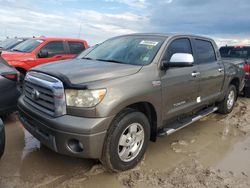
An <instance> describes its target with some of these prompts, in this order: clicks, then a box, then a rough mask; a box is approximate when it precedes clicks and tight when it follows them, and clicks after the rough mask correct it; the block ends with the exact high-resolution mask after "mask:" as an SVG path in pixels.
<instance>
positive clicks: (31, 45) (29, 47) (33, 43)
mask: <svg viewBox="0 0 250 188" xmlns="http://www.w3.org/2000/svg"><path fill="white" fill-rule="evenodd" d="M43 42H44V41H43V40H40V39H29V40H26V41H24V42H22V43H20V44H18V45H17V46H16V47H14V48H13V49H12V51H16V52H32V51H33V50H34V49H35V48H37V47H38V46H40V44H42V43H43Z"/></svg>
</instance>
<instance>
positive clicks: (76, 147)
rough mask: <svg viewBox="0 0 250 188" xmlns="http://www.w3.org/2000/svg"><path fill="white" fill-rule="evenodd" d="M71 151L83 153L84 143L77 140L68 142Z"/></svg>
mask: <svg viewBox="0 0 250 188" xmlns="http://www.w3.org/2000/svg"><path fill="white" fill-rule="evenodd" d="M68 147H69V149H70V150H71V151H72V152H74V153H80V152H82V151H83V145H82V143H81V142H80V141H79V140H77V139H71V140H69V141H68Z"/></svg>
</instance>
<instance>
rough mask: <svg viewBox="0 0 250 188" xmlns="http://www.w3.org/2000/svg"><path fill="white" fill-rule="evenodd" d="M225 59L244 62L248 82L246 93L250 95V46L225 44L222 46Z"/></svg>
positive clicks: (222, 54) (221, 50) (221, 51)
mask: <svg viewBox="0 0 250 188" xmlns="http://www.w3.org/2000/svg"><path fill="white" fill-rule="evenodd" d="M220 53H221V56H222V58H223V59H225V60H229V61H231V62H232V61H234V62H238V63H243V64H244V70H245V72H246V84H245V88H244V94H245V96H246V97H250V46H223V47H221V48H220Z"/></svg>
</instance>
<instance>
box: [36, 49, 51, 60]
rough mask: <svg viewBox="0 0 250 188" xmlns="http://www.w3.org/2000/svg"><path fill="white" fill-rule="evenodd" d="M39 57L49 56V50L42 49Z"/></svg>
mask: <svg viewBox="0 0 250 188" xmlns="http://www.w3.org/2000/svg"><path fill="white" fill-rule="evenodd" d="M38 57H39V58H46V57H49V52H48V50H45V49H42V50H41V51H40V52H39V53H38Z"/></svg>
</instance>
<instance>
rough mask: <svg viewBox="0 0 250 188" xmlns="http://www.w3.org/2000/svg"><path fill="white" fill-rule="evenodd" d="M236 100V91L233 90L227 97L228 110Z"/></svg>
mask: <svg viewBox="0 0 250 188" xmlns="http://www.w3.org/2000/svg"><path fill="white" fill-rule="evenodd" d="M234 101H235V94H234V91H233V90H231V91H230V93H229V95H228V98H227V108H228V110H230V109H231V108H232V107H233V105H234Z"/></svg>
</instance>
